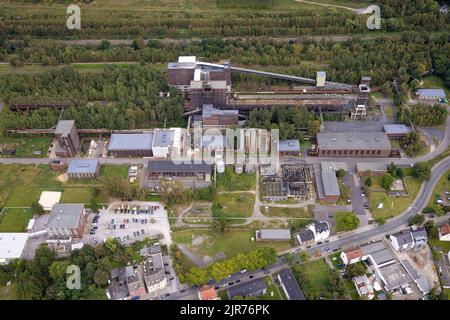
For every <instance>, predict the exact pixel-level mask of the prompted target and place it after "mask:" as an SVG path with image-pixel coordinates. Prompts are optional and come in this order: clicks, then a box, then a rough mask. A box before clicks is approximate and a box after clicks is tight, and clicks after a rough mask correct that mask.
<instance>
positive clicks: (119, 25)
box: [0, 0, 450, 39]
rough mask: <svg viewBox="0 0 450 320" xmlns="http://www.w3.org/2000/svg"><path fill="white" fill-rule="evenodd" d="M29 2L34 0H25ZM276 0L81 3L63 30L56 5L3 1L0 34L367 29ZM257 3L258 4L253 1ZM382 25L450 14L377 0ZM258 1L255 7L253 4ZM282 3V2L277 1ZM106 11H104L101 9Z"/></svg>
mask: <svg viewBox="0 0 450 320" xmlns="http://www.w3.org/2000/svg"><path fill="white" fill-rule="evenodd" d="M30 2H33V0H30ZM272 2H274V3H275V4H276V2H277V1H276V0H265V1H264V2H263V4H262V6H263V7H264V8H265V9H264V8H263V9H261V3H262V2H261V1H254V0H247V1H236V0H227V1H220V3H221V4H220V5H219V8H221V7H223V6H229V7H230V8H231V9H234V7H235V5H236V4H237V3H238V4H239V6H240V7H241V8H245V7H247V8H248V9H251V10H244V11H242V12H241V11H236V10H235V11H227V10H224V11H221V10H216V11H213V12H208V11H207V10H205V11H203V10H202V8H198V9H197V10H193V11H182V10H166V11H159V10H154V11H153V10H144V11H140V10H135V11H131V10H110V11H108V10H109V9H110V8H107V7H106V8H102V7H98V6H97V7H96V6H95V5H94V6H90V5H84V7H83V8H84V10H83V27H82V28H81V30H68V29H66V28H63V27H61V26H64V25H65V19H66V16H65V13H64V11H62V10H60V9H61V7H59V8H58V7H50V6H46V7H44V6H39V5H35V6H34V7H24V8H21V12H20V16H18V15H17V8H13V7H4V8H2V11H3V19H2V20H1V22H0V34H3V35H4V36H5V37H7V38H14V39H23V38H24V37H26V36H32V37H34V38H43V39H95V38H97V39H98V38H110V39H111V38H121V39H123V38H128V39H129V38H130V37H138V36H142V37H147V38H149V37H155V38H191V37H199V38H205V37H214V36H218V37H242V36H245V37H254V36H263V37H283V36H284V37H293V36H294V37H299V36H303V35H327V34H328V35H329V34H349V33H369V32H370V30H368V29H367V28H366V18H367V17H366V16H365V15H355V14H353V13H351V12H347V11H345V10H336V9H335V8H326V9H325V8H324V9H323V12H322V11H320V14H319V13H318V12H317V11H316V12H315V13H314V14H312V13H311V11H310V10H305V8H304V6H303V7H302V6H299V7H298V9H296V8H295V7H294V8H295V9H292V8H293V7H292V6H290V7H289V10H287V9H286V8H285V9H284V10H281V11H275V10H273V11H272V10H271V7H272V5H271V3H272ZM257 3H258V4H257ZM381 5H382V12H383V19H382V29H383V30H385V31H388V32H393V31H406V30H426V31H439V30H441V31H444V30H447V29H446V28H448V22H449V19H450V16H449V15H444V14H440V13H439V10H438V8H439V6H438V5H437V3H436V2H435V1H433V0H427V1H420V0H408V1H394V0H389V1H387V0H386V1H382V3H381ZM255 6H259V7H260V8H259V9H258V8H255ZM281 8H282V7H281ZM105 13H106V14H105Z"/></svg>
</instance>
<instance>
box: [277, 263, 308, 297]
mask: <svg viewBox="0 0 450 320" xmlns="http://www.w3.org/2000/svg"><path fill="white" fill-rule="evenodd" d="M278 280H279V281H280V284H281V287H282V288H283V292H284V294H285V295H286V298H287V299H288V300H305V295H304V294H303V292H302V290H301V289H300V286H299V285H298V282H297V280H296V279H295V276H294V274H293V273H292V270H291V269H290V268H286V269H283V270H281V271H280V272H278Z"/></svg>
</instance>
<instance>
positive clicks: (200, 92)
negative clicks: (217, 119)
mask: <svg viewBox="0 0 450 320" xmlns="http://www.w3.org/2000/svg"><path fill="white" fill-rule="evenodd" d="M187 104H188V105H189V107H192V108H201V107H203V105H205V104H209V105H213V106H215V107H223V106H225V105H226V104H227V82H226V81H224V80H215V81H211V80H208V81H203V80H200V81H191V82H190V83H189V94H188V97H187Z"/></svg>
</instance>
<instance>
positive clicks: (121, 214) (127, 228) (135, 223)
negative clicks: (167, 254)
mask: <svg viewBox="0 0 450 320" xmlns="http://www.w3.org/2000/svg"><path fill="white" fill-rule="evenodd" d="M121 208H122V210H120V209H121ZM138 208H139V209H140V210H138ZM152 209H153V210H152ZM88 227H90V228H91V230H92V228H95V227H96V229H95V233H94V234H90V233H89V231H88V234H87V235H86V236H85V237H84V238H83V241H84V242H86V243H91V244H92V243H93V244H95V243H96V242H102V241H104V240H105V239H106V238H116V239H118V240H119V241H120V242H123V243H132V242H134V241H136V240H143V239H144V238H146V237H149V238H151V237H159V236H161V235H162V236H163V237H162V239H161V243H162V244H166V245H167V246H168V247H170V245H171V244H172V238H171V236H170V224H169V220H168V218H167V211H166V210H165V209H164V206H163V205H162V204H161V203H159V202H137V201H133V202H115V203H113V204H111V205H110V206H109V207H108V208H106V209H105V210H100V213H99V218H98V222H97V224H96V225H95V224H92V222H91V221H90V223H89V225H88Z"/></svg>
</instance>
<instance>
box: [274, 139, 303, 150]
mask: <svg viewBox="0 0 450 320" xmlns="http://www.w3.org/2000/svg"><path fill="white" fill-rule="evenodd" d="M278 151H285V152H286V151H299V152H300V142H299V141H298V140H295V139H290V140H281V141H280V143H279V147H278Z"/></svg>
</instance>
